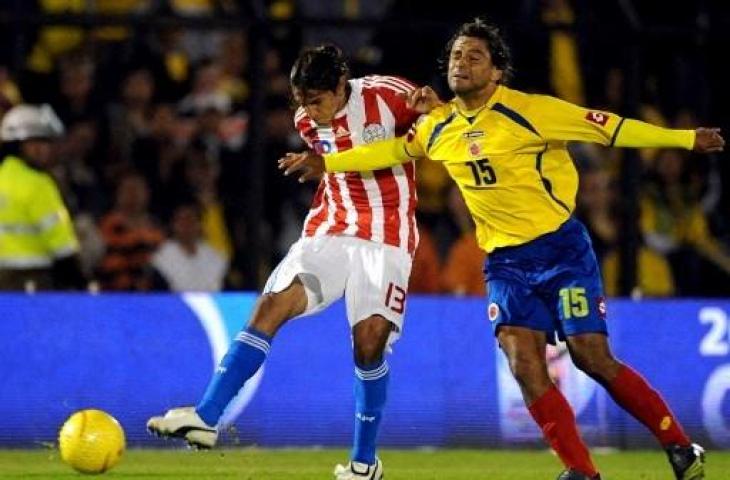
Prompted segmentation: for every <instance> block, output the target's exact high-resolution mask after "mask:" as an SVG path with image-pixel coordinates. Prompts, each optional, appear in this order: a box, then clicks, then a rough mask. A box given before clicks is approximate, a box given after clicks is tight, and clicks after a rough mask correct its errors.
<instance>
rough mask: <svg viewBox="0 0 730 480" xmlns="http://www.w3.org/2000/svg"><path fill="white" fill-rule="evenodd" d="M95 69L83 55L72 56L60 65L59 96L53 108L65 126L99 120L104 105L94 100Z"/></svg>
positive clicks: (91, 62) (92, 63) (89, 59)
mask: <svg viewBox="0 0 730 480" xmlns="http://www.w3.org/2000/svg"><path fill="white" fill-rule="evenodd" d="M95 68H96V65H95V63H94V62H93V60H92V59H91V58H89V57H87V56H85V55H73V56H70V57H67V58H65V59H64V60H63V62H62V63H61V65H60V88H59V91H60V96H59V98H58V99H57V100H56V101H55V102H54V107H56V109H57V111H58V116H59V117H61V120H63V122H64V123H65V124H67V125H70V124H72V123H74V122H77V121H84V120H94V121H95V120H97V119H99V118H101V116H102V111H103V108H104V105H103V103H101V102H99V99H98V98H95V90H94V87H95Z"/></svg>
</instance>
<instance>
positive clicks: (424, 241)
mask: <svg viewBox="0 0 730 480" xmlns="http://www.w3.org/2000/svg"><path fill="white" fill-rule="evenodd" d="M418 236H419V239H418V248H416V253H415V255H414V257H413V266H412V267H411V277H410V280H409V282H408V292H409V293H439V292H440V291H441V285H440V284H439V278H440V276H441V260H440V259H439V255H438V251H437V250H436V243H435V242H434V240H433V236H432V235H431V232H430V231H429V230H428V228H427V227H423V226H419V227H418Z"/></svg>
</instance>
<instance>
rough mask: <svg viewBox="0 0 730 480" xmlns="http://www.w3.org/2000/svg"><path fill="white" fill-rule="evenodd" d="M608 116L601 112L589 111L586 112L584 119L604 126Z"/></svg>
mask: <svg viewBox="0 0 730 480" xmlns="http://www.w3.org/2000/svg"><path fill="white" fill-rule="evenodd" d="M608 119H609V116H608V115H606V114H605V113H603V112H595V111H590V112H588V113H587V114H586V120H588V121H589V122H591V123H595V124H597V125H600V126H602V127H605V126H606V124H607V123H608Z"/></svg>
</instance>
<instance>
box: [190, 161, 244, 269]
mask: <svg viewBox="0 0 730 480" xmlns="http://www.w3.org/2000/svg"><path fill="white" fill-rule="evenodd" d="M219 176H220V167H219V166H218V164H217V163H216V162H215V161H214V160H213V159H212V158H211V157H210V156H208V155H207V154H206V152H205V151H204V150H195V149H192V150H190V151H189V153H188V159H187V161H186V165H185V178H186V180H187V184H188V186H189V187H190V189H191V191H190V194H191V195H192V197H193V198H194V199H195V201H196V202H197V203H198V205H199V208H200V211H199V212H198V214H199V215H200V219H199V221H200V223H201V233H202V236H203V238H204V239H205V241H206V242H207V243H208V244H209V245H210V246H211V247H212V248H214V249H215V250H216V251H217V252H218V253H219V254H220V255H221V256H223V258H225V259H226V260H228V259H230V258H231V257H232V256H233V246H232V242H231V235H230V233H229V232H228V227H227V225H226V216H225V209H224V207H223V203H222V201H221V198H220V194H219V193H218V178H219Z"/></svg>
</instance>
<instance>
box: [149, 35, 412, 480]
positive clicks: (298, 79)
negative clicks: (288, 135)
mask: <svg viewBox="0 0 730 480" xmlns="http://www.w3.org/2000/svg"><path fill="white" fill-rule="evenodd" d="M290 80H291V88H292V96H293V98H294V101H295V102H296V103H297V104H298V105H299V108H298V109H297V111H296V113H295V117H294V122H295V125H296V128H297V130H298V131H299V133H300V135H301V137H302V138H303V139H304V141H305V142H306V143H307V145H308V146H309V147H310V148H311V149H312V150H314V151H316V152H320V153H331V152H339V151H346V150H348V149H351V148H352V147H353V146H356V145H363V144H367V143H370V142H374V141H379V140H385V139H388V138H393V137H395V136H397V135H403V134H404V133H405V132H407V131H408V129H409V128H410V127H411V125H412V124H413V122H414V121H415V120H416V118H417V117H418V116H419V115H420V113H418V112H416V111H415V110H412V109H410V108H408V107H407V105H406V100H407V97H408V94H409V93H410V92H412V91H413V89H414V85H413V84H412V83H410V82H409V81H407V80H404V79H401V78H398V77H392V76H378V75H373V76H366V77H363V78H354V79H351V78H349V69H348V66H347V64H346V62H345V60H344V58H343V56H342V53H341V52H340V50H339V49H338V48H336V47H334V46H331V45H324V46H319V47H316V48H309V49H306V50H305V51H303V52H302V54H301V55H300V56H299V58H298V59H297V61H296V62H295V64H294V66H293V68H292V71H291V77H290ZM415 207H416V190H415V170H414V163H413V162H405V163H401V162H399V161H394V162H393V165H392V166H390V167H385V168H382V169H377V170H375V171H369V172H361V173H358V172H351V173H331V174H326V175H324V176H322V178H321V180H320V183H319V188H318V189H317V192H316V194H315V196H314V199H313V202H312V207H311V210H310V212H309V214H308V215H307V217H306V219H305V221H304V228H303V231H302V237H301V238H300V239H299V241H297V242H296V243H295V244H294V245H293V246H292V247H291V249H290V250H289V253H288V254H287V255H286V257H285V258H284V259H283V260H282V261H281V263H280V264H279V265H278V266H277V267H276V269H274V271H273V272H272V274H271V276H270V277H269V280H268V282H267V284H266V286H265V288H264V292H263V295H262V296H261V297H260V298H259V300H258V303H257V306H256V308H255V310H254V313H253V316H252V318H251V319H250V322H249V323H248V325H247V326H246V327H245V328H244V330H243V331H242V332H241V333H240V334H239V335H238V337H237V338H236V341H235V342H233V344H232V346H231V347H230V350H229V351H228V353H227V354H226V356H225V357H224V358H223V360H222V361H221V364H220V367H219V368H218V369H217V371H216V373H215V375H214V377H213V379H212V380H211V382H210V385H209V387H208V390H207V391H206V393H205V395H204V397H203V399H202V400H201V402H200V403H199V404H198V405H197V407H196V408H194V409H192V408H187V409H173V410H171V411H169V412H168V413H167V414H166V415H165V416H164V417H154V418H152V419H150V421H149V422H148V427H149V428H150V430H152V431H154V432H156V433H158V434H161V435H165V436H178V437H184V438H185V439H186V440H187V441H188V443H191V444H194V445H197V446H202V447H211V446H213V445H214V444H215V441H216V439H217V430H216V425H217V423H218V421H219V419H220V417H221V414H222V412H223V409H224V408H225V407H226V405H228V403H229V402H230V401H231V400H232V399H233V397H234V396H235V395H236V393H237V392H238V391H239V389H240V388H241V387H242V386H243V385H244V383H245V382H246V380H248V379H249V378H250V377H251V376H253V375H254V373H255V372H256V371H257V370H258V369H259V367H260V366H261V365H262V363H263V362H264V360H265V358H266V356H267V354H268V352H269V348H270V347H271V341H272V339H273V337H274V335H275V334H276V332H277V331H278V330H279V328H280V327H281V326H282V325H283V324H284V323H286V322H287V321H288V320H290V319H292V318H295V317H299V316H305V315H310V314H313V313H315V312H318V311H320V310H322V309H323V308H325V307H327V306H328V305H330V304H331V303H333V302H334V301H336V300H337V299H339V298H341V297H342V296H343V295H344V297H345V302H346V306H347V316H348V320H349V323H350V326H351V328H352V338H353V346H354V357H355V358H354V360H355V372H354V373H355V375H354V376H355V378H354V381H355V389H354V390H355V410H356V411H355V415H354V420H355V435H354V442H353V443H354V445H353V449H352V453H351V459H350V462H349V463H348V464H347V465H338V466H337V467H336V468H335V477H336V478H337V479H339V480H349V479H359V478H363V479H380V478H382V475H383V466H382V462H381V461H380V460H379V459H378V458H377V457H376V456H375V453H376V452H375V445H376V437H377V433H378V428H379V425H380V421H381V418H382V412H383V407H384V405H385V401H386V394H387V388H388V378H389V369H388V363H387V362H386V360H385V358H384V352H385V350H386V348H388V346H389V345H391V344H392V343H393V342H394V341H395V340H396V339H397V338H398V337H399V336H400V334H401V331H402V328H403V312H404V310H405V304H406V289H407V287H408V278H409V276H410V272H411V262H412V256H413V253H414V251H415V248H416V245H417V243H418V231H417V229H416V220H415Z"/></svg>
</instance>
